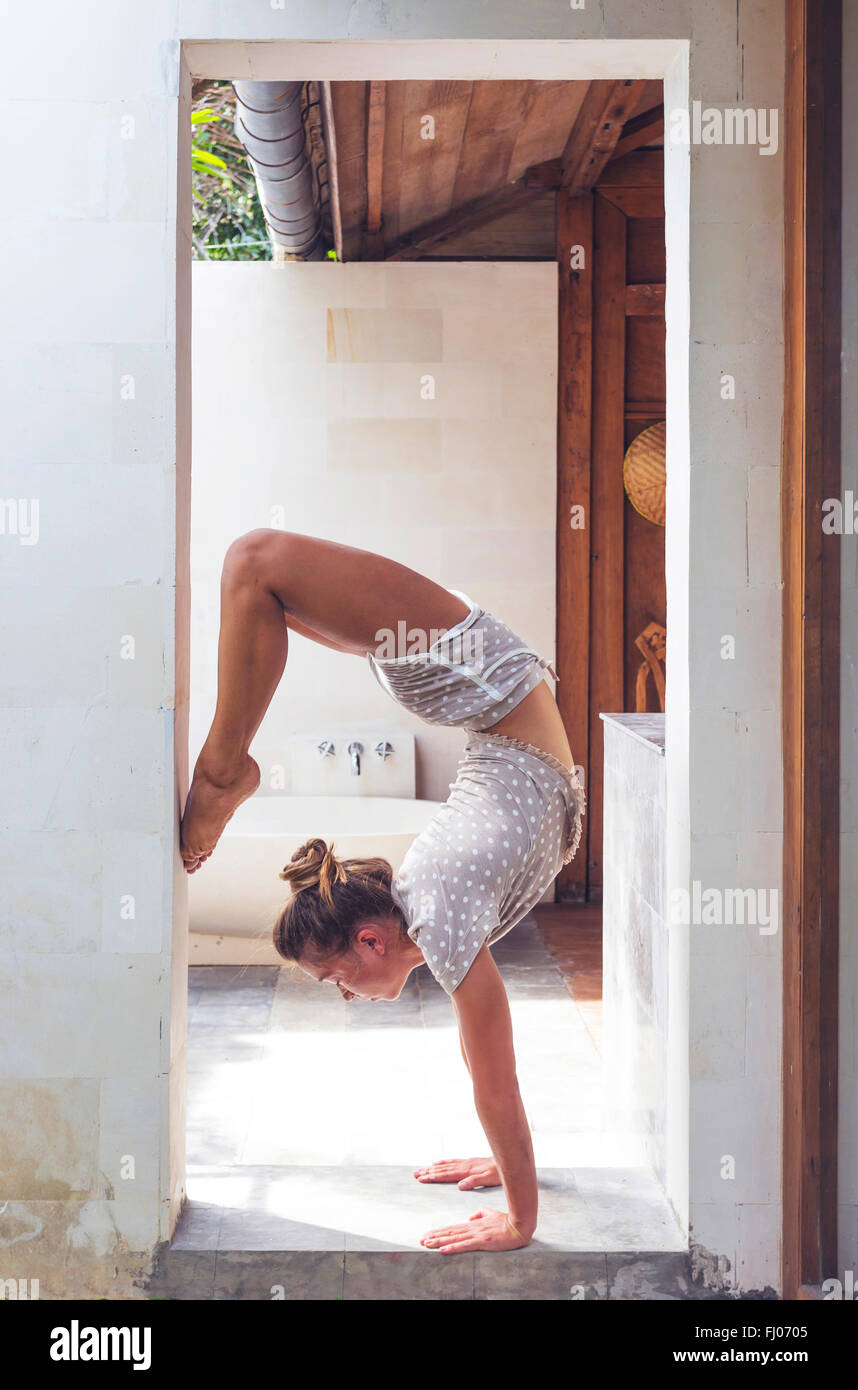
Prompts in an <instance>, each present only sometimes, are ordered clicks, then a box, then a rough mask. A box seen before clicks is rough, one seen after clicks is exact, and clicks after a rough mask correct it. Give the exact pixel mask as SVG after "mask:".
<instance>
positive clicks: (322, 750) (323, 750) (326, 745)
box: [319, 738, 337, 758]
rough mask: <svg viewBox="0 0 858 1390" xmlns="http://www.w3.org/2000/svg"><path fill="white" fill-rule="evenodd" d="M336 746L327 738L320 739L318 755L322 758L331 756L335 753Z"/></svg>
mask: <svg viewBox="0 0 858 1390" xmlns="http://www.w3.org/2000/svg"><path fill="white" fill-rule="evenodd" d="M336 751H337V750H336V748H335V747H334V745H333V743H332V742H331V740H330V739H329V738H325V739H322V742H321V743H320V744H319V756H320V757H322V758H332V757H333V756H334V754H335V753H336Z"/></svg>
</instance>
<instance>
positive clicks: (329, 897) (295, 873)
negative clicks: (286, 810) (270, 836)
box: [280, 838, 348, 907]
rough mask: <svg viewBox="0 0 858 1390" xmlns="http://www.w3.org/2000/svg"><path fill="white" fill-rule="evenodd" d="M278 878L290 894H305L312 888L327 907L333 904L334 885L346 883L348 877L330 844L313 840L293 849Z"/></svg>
mask: <svg viewBox="0 0 858 1390" xmlns="http://www.w3.org/2000/svg"><path fill="white" fill-rule="evenodd" d="M280 877H281V878H282V879H283V880H284V882H286V883H288V884H289V887H290V888H291V889H292V892H293V893H306V892H309V891H310V889H313V888H315V889H316V890H317V891H318V893H319V896H320V898H321V899H322V901H323V902H325V903H327V904H328V906H329V907H330V906H332V904H333V901H334V897H333V888H334V884H336V883H345V882H346V879H347V877H348V875H347V873H346V871H345V869H344V867H343V865H342V864H341V863H340V861H339V859H337V857H336V855H335V854H334V847H333V845H328V844H326V842H325V841H324V840H321V839H318V838H316V839H313V840H307V841H306V842H305V843H304V844H303V845H302V846H301V848H300V849H296V851H295V853H294V854H293V855H292V858H291V859H290V861H289V863H288V864H287V865H286V867H285V868H284V869H283V870H281V873H280Z"/></svg>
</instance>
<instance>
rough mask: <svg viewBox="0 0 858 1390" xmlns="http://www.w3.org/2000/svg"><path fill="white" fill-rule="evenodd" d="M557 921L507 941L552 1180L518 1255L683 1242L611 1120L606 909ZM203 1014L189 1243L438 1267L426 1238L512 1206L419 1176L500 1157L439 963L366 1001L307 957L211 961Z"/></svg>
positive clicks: (201, 981)
mask: <svg viewBox="0 0 858 1390" xmlns="http://www.w3.org/2000/svg"><path fill="white" fill-rule="evenodd" d="M539 912H540V926H539V928H537V925H536V923H535V922H534V920H533V919H532V918H530V919H527V920H526V921H524V922H522V923H520V924H519V926H518V927H516V928H515V930H514V931H513V932H511V933H510V934H509V935H508V936H507V937H505V938H504V939H503V941H501V942H500V943H499V944H498V946H497V947H496V948H495V951H494V955H495V959H496V960H497V962H498V965H499V967H500V969H501V972H502V974H503V977H504V981H505V983H506V987H507V992H508V994H509V997H510V1004H511V1010H512V1015H513V1027H514V1031H515V1039H516V1055H517V1060H518V1074H519V1081H520V1085H521V1090H522V1095H523V1098H524V1103H525V1108H526V1110H527V1113H528V1118H529V1120H530V1123H531V1127H532V1131H533V1139H534V1148H535V1152H536V1160H537V1168H538V1172H539V1181H540V1190H541V1195H540V1225H539V1229H538V1231H537V1238H536V1240H535V1241H534V1242H533V1243H532V1244H531V1245H530V1246H529V1247H528V1249H527V1250H526V1251H521V1252H516V1254H515V1257H514V1258H515V1259H521V1258H523V1257H527V1258H528V1259H530V1260H531V1261H532V1260H533V1258H534V1256H536V1255H540V1254H541V1255H543V1256H546V1257H547V1256H551V1257H552V1258H554V1259H555V1260H556V1259H559V1258H560V1257H561V1256H564V1257H565V1256H567V1255H568V1256H570V1257H571V1256H572V1255H573V1254H574V1253H575V1252H578V1253H579V1254H580V1256H581V1258H582V1259H584V1260H585V1263H586V1259H587V1258H589V1257H590V1256H591V1255H592V1256H598V1257H599V1258H600V1259H602V1260H603V1261H604V1257H605V1256H606V1255H607V1254H608V1253H609V1252H610V1253H614V1252H632V1251H641V1252H642V1251H647V1252H669V1251H670V1252H678V1251H682V1250H683V1249H684V1248H685V1247H684V1245H683V1242H682V1239H681V1236H680V1234H679V1232H678V1231H677V1229H676V1226H675V1223H674V1221H673V1218H672V1216H671V1214H670V1211H669V1208H668V1206H667V1203H666V1202H665V1200H664V1198H663V1197H662V1195H661V1192H660V1189H659V1188H658V1186H657V1184H656V1183H655V1181H654V1179H653V1178H652V1177H651V1176H650V1175H649V1174H648V1173H647V1172H646V1171H645V1170H643V1169H641V1168H639V1167H637V1166H635V1161H634V1160H635V1150H634V1147H633V1146H631V1145H629V1144H626V1142H625V1141H624V1140H623V1138H622V1137H621V1136H616V1135H611V1134H607V1133H606V1132H605V1131H604V1130H603V1128H602V1116H601V1101H602V1092H601V1067H600V1059H599V1053H598V1050H597V1044H598V1038H599V1023H600V1009H599V995H600V989H599V959H598V950H599V945H598V940H597V935H598V932H597V927H598V919H597V917H596V918H594V913H593V910H591V909H590V910H588V909H584V910H579V909H567V908H551V909H540V910H539ZM570 914H573V915H572V916H570ZM594 921H595V926H594ZM546 947H547V949H546ZM570 994H571V996H572V998H571V1000H570ZM189 1008H190V1019H189V1110H188V1193H189V1202H188V1205H187V1208H186V1211H185V1213H184V1215H183V1218H182V1221H181V1223H180V1226H179V1229H178V1231H177V1234H176V1238H175V1240H174V1242H173V1251H175V1252H179V1251H186V1252H191V1251H196V1252H227V1251H229V1252H248V1259H249V1258H250V1252H281V1253H283V1254H284V1255H285V1254H287V1253H289V1252H291V1253H292V1254H295V1255H296V1256H297V1254H299V1253H307V1254H309V1252H317V1253H319V1254H320V1255H321V1254H322V1253H324V1252H328V1253H331V1254H334V1253H336V1254H339V1255H340V1256H341V1257H342V1256H344V1257H345V1258H346V1261H347V1262H348V1260H349V1259H350V1258H351V1259H352V1263H353V1262H354V1259H356V1258H358V1255H359V1254H360V1253H363V1254H367V1256H368V1255H369V1253H370V1252H387V1253H388V1254H390V1252H402V1254H403V1255H404V1254H405V1252H414V1256H415V1257H416V1258H417V1259H418V1260H424V1259H426V1260H431V1259H432V1258H433V1256H432V1253H431V1252H427V1251H425V1250H424V1249H423V1247H421V1246H420V1245H419V1239H420V1236H421V1235H422V1234H423V1233H424V1232H425V1231H427V1230H428V1229H430V1228H431V1227H433V1226H435V1225H437V1224H440V1223H441V1222H446V1221H448V1220H450V1219H455V1218H461V1219H466V1218H467V1217H468V1216H469V1215H470V1214H471V1213H472V1212H473V1211H475V1210H476V1209H477V1208H478V1207H479V1206H481V1205H491V1206H498V1207H500V1206H502V1203H503V1194H502V1192H501V1190H500V1189H492V1190H489V1191H484V1192H465V1193H462V1192H459V1191H458V1189H457V1188H456V1187H455V1186H428V1185H425V1184H421V1183H418V1182H416V1181H415V1179H414V1178H413V1177H412V1176H411V1172H412V1169H413V1168H414V1167H417V1166H418V1165H419V1164H421V1163H425V1162H429V1161H432V1160H434V1159H438V1158H451V1157H458V1156H461V1155H466V1154H467V1155H471V1154H481V1153H484V1152H486V1144H485V1139H484V1138H483V1136H482V1134H481V1131H480V1128H479V1124H478V1121H477V1119H476V1116H475V1114H474V1109H473V1100H472V1095H471V1088H470V1081H469V1078H468V1075H467V1072H466V1071H465V1068H464V1065H463V1063H462V1060H461V1056H460V1054H459V1048H458V1041H457V1032H456V1027H455V1021H454V1016H453V1012H452V1009H451V1006H450V1002H449V999H448V998H447V996H446V995H445V994H444V993H443V991H442V990H441V989H440V988H439V987H438V986H437V984H436V983H435V981H434V980H433V978H432V976H431V975H430V973H429V971H428V970H427V969H425V968H422V969H420V970H418V971H416V972H414V974H412V976H411V977H410V979H409V983H408V985H407V987H406V989H405V990H404V991H403V993H402V995H401V996H400V998H399V999H398V1000H397V1001H395V1002H393V1003H389V1004H369V1003H359V1002H357V1001H355V1002H352V1003H351V1004H347V1003H346V1002H345V1001H344V1000H343V999H342V998H341V997H340V995H339V994H338V992H337V991H336V990H335V989H333V988H332V987H330V986H320V985H317V984H316V983H315V982H314V981H312V980H310V979H309V978H308V977H307V976H306V975H304V974H303V973H301V972H299V971H294V972H293V971H292V970H290V969H289V968H284V969H282V970H278V969H277V968H276V967H275V968H269V967H264V966H263V967H258V966H257V967H244V968H240V967H234V968H233V967H214V966H211V967H206V966H203V967H196V968H194V969H192V971H191V988H190V996H189ZM397 1258H401V1256H397ZM436 1258H439V1259H443V1258H445V1257H436ZM461 1258H463V1257H456V1259H461ZM477 1258H478V1260H479V1257H477ZM486 1258H487V1259H488V1260H489V1261H490V1262H491V1261H495V1262H496V1261H497V1257H493V1256H489V1257H486ZM448 1263H449V1261H448ZM597 1263H598V1261H597ZM420 1268H423V1266H422V1265H421V1266H420ZM426 1268H427V1274H428V1266H427V1267H426ZM475 1268H476V1267H475ZM489 1268H494V1269H496V1270H498V1269H499V1266H497V1264H496V1263H495V1264H494V1265H491V1264H490V1266H489ZM588 1268H589V1266H588ZM568 1274H569V1270H568V1268H567V1267H566V1266H564V1267H563V1274H562V1277H563V1278H566V1276H567V1275H568ZM444 1277H445V1278H451V1277H452V1276H446V1275H445V1276H444ZM476 1277H477V1276H476V1274H475V1275H474V1278H475V1279H476ZM582 1277H583V1276H582ZM596 1284H598V1280H596ZM596 1284H594V1287H595V1286H596ZM474 1287H476V1285H474ZM214 1296H215V1297H217V1296H221V1295H218V1294H215V1295H214ZM222 1296H224V1297H231V1296H240V1295H231V1294H224V1295H222ZM308 1296H310V1295H308ZM313 1296H315V1295H313ZM320 1296H321V1295H320ZM337 1296H339V1295H337ZM355 1296H370V1295H355ZM421 1296H429V1295H426V1294H423V1295H421ZM444 1296H447V1297H459V1296H468V1297H479V1296H482V1295H480V1294H476V1293H473V1291H472V1292H471V1293H470V1294H467V1295H460V1294H457V1293H450V1294H446V1295H444ZM485 1296H491V1295H490V1294H486V1295H485ZM594 1296H600V1295H599V1294H598V1293H597V1294H595V1295H594Z"/></svg>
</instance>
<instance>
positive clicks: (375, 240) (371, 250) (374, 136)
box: [364, 82, 387, 260]
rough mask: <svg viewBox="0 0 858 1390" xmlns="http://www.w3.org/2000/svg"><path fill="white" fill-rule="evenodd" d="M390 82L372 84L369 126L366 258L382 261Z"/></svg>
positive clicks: (368, 114)
mask: <svg viewBox="0 0 858 1390" xmlns="http://www.w3.org/2000/svg"><path fill="white" fill-rule="evenodd" d="M386 100H387V83H386V82H370V84H369V109H368V112H367V123H366V235H365V237H364V256H365V258H366V259H367V260H378V259H381V258H382V257H383V256H384V229H383V226H382V216H381V197H382V180H383V176H384V119H385V106H386Z"/></svg>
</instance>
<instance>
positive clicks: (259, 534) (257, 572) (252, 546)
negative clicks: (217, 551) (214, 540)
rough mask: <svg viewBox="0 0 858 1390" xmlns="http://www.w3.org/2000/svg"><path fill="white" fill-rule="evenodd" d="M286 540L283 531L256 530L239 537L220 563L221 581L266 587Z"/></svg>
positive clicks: (263, 528)
mask: <svg viewBox="0 0 858 1390" xmlns="http://www.w3.org/2000/svg"><path fill="white" fill-rule="evenodd" d="M284 540H285V536H284V533H283V532H282V531H272V530H268V529H267V528H265V527H259V528H258V529H257V530H255V531H248V532H246V534H245V535H243V536H239V537H238V539H237V540H234V541H233V542H232V544H231V545H230V546H229V547H228V549H227V552H226V555H225V556H224V561H223V572H222V581H223V583H224V584H226V585H229V586H231V587H232V586H237V585H238V586H241V585H245V584H254V585H258V584H262V585H268V584H270V582H271V576H272V573H273V570H274V565H275V563H276V556H277V554H278V552H279V551H280V550H281V549H282V543H283V541H284Z"/></svg>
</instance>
